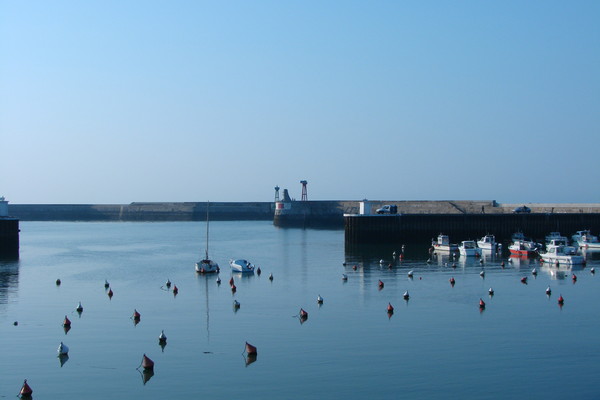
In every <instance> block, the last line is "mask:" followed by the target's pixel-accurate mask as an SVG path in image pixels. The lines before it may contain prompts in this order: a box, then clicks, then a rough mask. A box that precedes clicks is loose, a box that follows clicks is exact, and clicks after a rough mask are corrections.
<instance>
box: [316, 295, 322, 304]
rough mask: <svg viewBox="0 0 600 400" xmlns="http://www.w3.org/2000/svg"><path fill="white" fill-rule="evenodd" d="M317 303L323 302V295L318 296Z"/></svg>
mask: <svg viewBox="0 0 600 400" xmlns="http://www.w3.org/2000/svg"><path fill="white" fill-rule="evenodd" d="M317 303H318V304H323V298H322V297H321V295H318V296H317Z"/></svg>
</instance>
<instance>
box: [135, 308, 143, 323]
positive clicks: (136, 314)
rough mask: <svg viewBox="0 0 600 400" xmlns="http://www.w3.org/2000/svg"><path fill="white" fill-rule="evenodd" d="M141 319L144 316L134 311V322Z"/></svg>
mask: <svg viewBox="0 0 600 400" xmlns="http://www.w3.org/2000/svg"><path fill="white" fill-rule="evenodd" d="M141 317H142V316H141V315H140V313H139V312H138V310H136V309H134V310H133V320H134V321H139V320H140V318H141Z"/></svg>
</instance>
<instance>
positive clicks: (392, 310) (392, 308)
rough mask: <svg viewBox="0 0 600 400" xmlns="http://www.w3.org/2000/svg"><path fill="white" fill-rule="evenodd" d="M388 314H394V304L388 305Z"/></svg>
mask: <svg viewBox="0 0 600 400" xmlns="http://www.w3.org/2000/svg"><path fill="white" fill-rule="evenodd" d="M387 312H388V314H393V313H394V307H393V306H392V303H388V306H387Z"/></svg>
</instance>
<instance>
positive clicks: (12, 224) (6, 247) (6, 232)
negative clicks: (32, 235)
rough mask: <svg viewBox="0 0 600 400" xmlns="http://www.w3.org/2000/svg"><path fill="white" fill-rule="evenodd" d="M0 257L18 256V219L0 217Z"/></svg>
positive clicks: (16, 257) (14, 257) (13, 257)
mask: <svg viewBox="0 0 600 400" xmlns="http://www.w3.org/2000/svg"><path fill="white" fill-rule="evenodd" d="M0 257H1V258H3V259H18V258H19V220H18V219H16V218H10V217H9V218H2V217H0Z"/></svg>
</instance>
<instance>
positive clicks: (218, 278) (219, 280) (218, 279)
mask: <svg viewBox="0 0 600 400" xmlns="http://www.w3.org/2000/svg"><path fill="white" fill-rule="evenodd" d="M220 284H221V278H220V277H218V276H217V285H220Z"/></svg>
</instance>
